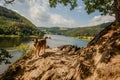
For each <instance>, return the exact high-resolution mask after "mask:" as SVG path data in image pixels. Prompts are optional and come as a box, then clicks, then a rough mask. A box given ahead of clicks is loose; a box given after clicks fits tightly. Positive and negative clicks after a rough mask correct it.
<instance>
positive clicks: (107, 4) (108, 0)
mask: <svg viewBox="0 0 120 80" xmlns="http://www.w3.org/2000/svg"><path fill="white" fill-rule="evenodd" d="M82 1H83V2H84V3H85V5H86V7H85V9H86V11H87V13H88V14H90V13H92V12H95V10H97V11H99V12H100V13H101V14H102V15H106V14H113V11H114V5H113V2H114V0H82Z"/></svg>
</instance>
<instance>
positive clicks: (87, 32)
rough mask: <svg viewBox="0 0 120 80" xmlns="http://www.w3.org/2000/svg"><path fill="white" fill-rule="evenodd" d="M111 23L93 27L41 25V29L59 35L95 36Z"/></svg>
mask: <svg viewBox="0 0 120 80" xmlns="http://www.w3.org/2000/svg"><path fill="white" fill-rule="evenodd" d="M109 24H110V22H109V23H104V24H101V25H96V26H91V27H79V28H64V27H62V28H60V27H52V28H46V27H39V29H40V30H42V31H44V32H45V33H47V34H59V35H66V36H71V37H78V38H81V36H83V37H84V36H88V37H90V36H91V37H94V36H95V35H97V34H98V33H99V32H100V31H101V30H103V29H104V28H105V27H106V26H108V25H109Z"/></svg>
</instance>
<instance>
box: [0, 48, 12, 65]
mask: <svg viewBox="0 0 120 80" xmlns="http://www.w3.org/2000/svg"><path fill="white" fill-rule="evenodd" d="M9 58H12V56H11V55H10V54H9V52H8V51H6V50H5V49H0V64H1V63H5V64H10V61H9Z"/></svg>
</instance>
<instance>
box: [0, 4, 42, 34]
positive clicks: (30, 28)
mask: <svg viewBox="0 0 120 80" xmlns="http://www.w3.org/2000/svg"><path fill="white" fill-rule="evenodd" d="M38 34H39V35H41V31H40V30H38V29H37V27H36V26H35V25H34V24H32V23H31V22H30V21H29V20H27V19H26V18H24V17H23V16H21V15H19V14H18V13H16V12H14V11H12V10H10V9H7V8H5V7H2V6H0V35H19V36H23V35H25V36H29V35H38Z"/></svg>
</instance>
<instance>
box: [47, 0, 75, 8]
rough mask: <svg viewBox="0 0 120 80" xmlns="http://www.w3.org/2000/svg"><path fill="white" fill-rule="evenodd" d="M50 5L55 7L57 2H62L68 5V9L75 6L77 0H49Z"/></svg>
mask: <svg viewBox="0 0 120 80" xmlns="http://www.w3.org/2000/svg"><path fill="white" fill-rule="evenodd" d="M49 3H50V7H56V5H57V3H60V4H63V5H64V6H67V5H70V6H71V7H70V10H72V9H74V8H75V7H76V6H77V0H49Z"/></svg>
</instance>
